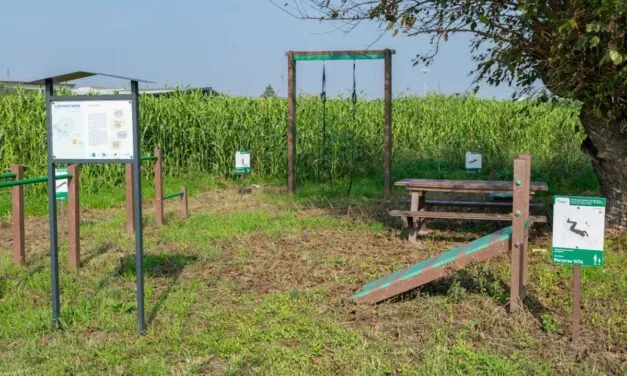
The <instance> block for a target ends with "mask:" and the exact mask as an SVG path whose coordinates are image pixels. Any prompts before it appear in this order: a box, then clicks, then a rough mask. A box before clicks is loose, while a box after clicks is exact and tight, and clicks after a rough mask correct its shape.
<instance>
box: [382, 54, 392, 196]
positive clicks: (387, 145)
mask: <svg viewBox="0 0 627 376" xmlns="http://www.w3.org/2000/svg"><path fill="white" fill-rule="evenodd" d="M384 60H385V68H384V70H385V79H384V81H385V84H384V85H385V87H384V100H383V102H384V107H385V110H384V111H385V125H384V133H383V159H384V161H383V175H384V179H385V182H384V190H385V197H389V196H390V195H391V194H392V50H389V49H385V50H384Z"/></svg>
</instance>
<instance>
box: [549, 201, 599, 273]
mask: <svg viewBox="0 0 627 376" xmlns="http://www.w3.org/2000/svg"><path fill="white" fill-rule="evenodd" d="M604 237H605V198H603V197H581V196H555V197H554V203H553V262H555V263H559V264H574V265H583V266H603V259H604V257H603V253H604V252H603V240H604Z"/></svg>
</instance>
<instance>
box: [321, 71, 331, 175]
mask: <svg viewBox="0 0 627 376" xmlns="http://www.w3.org/2000/svg"><path fill="white" fill-rule="evenodd" d="M326 86H327V75H326V70H325V65H324V64H322V91H321V92H320V100H321V101H322V150H321V151H320V158H319V161H320V169H319V170H322V174H323V175H324V174H327V173H328V174H329V176H330V175H331V174H330V173H329V171H327V158H328V155H329V153H328V152H327V106H326V103H327V93H326Z"/></svg>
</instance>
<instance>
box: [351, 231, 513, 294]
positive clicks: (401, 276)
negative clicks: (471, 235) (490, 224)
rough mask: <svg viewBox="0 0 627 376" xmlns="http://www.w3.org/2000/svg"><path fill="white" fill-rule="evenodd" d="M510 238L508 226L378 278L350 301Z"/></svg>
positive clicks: (452, 262)
mask: <svg viewBox="0 0 627 376" xmlns="http://www.w3.org/2000/svg"><path fill="white" fill-rule="evenodd" d="M511 236H512V227H511V226H510V227H506V228H504V229H502V230H499V231H497V232H495V233H493V234H490V235H486V236H484V237H481V238H479V239H477V240H475V241H473V242H471V243H469V244H466V245H463V246H459V247H456V248H453V249H451V250H450V251H447V252H444V253H442V254H440V255H437V256H433V257H431V258H428V259H426V260H422V261H421V262H419V263H417V264H414V265H412V266H410V267H408V268H405V269H402V270H399V271H397V272H394V273H392V274H390V275H389V276H387V277H383V278H379V279H377V280H375V281H372V282H370V283H368V284H366V285H365V286H364V287H362V288H361V290H359V291H358V292H357V293H355V294H354V295H353V296H351V299H359V298H363V297H364V296H366V295H368V294H371V293H372V292H374V291H377V290H381V289H385V288H387V287H390V286H391V285H393V284H395V283H398V282H402V281H405V280H407V279H410V278H413V277H416V276H418V275H420V274H422V273H425V272H426V271H428V270H429V269H434V268H439V267H442V266H443V265H445V264H454V263H455V261H456V260H457V259H458V258H460V257H462V256H466V255H472V254H474V253H477V252H479V251H481V250H483V249H485V248H487V247H488V246H490V245H491V244H493V243H495V242H500V241H505V240H507V239H509V238H510V237H511Z"/></svg>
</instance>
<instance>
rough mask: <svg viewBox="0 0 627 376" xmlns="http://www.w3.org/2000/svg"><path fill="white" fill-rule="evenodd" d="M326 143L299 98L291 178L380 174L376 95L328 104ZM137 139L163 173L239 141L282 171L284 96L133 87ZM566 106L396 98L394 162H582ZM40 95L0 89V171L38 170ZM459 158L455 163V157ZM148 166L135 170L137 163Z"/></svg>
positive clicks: (206, 163) (101, 171)
mask: <svg viewBox="0 0 627 376" xmlns="http://www.w3.org/2000/svg"><path fill="white" fill-rule="evenodd" d="M326 106H327V145H326V148H323V145H322V133H321V132H322V123H321V116H322V103H321V102H320V100H319V99H318V98H316V97H301V98H299V99H298V106H297V108H298V111H297V151H298V165H297V168H298V174H299V178H300V179H306V180H315V179H320V178H321V177H324V176H328V177H334V178H337V177H342V176H346V175H348V174H355V175H368V174H372V173H379V172H380V171H381V170H382V166H383V102H382V100H369V101H360V102H358V103H357V105H356V108H355V109H354V112H353V111H352V109H351V104H350V100H348V99H342V98H336V99H330V100H329V101H328V102H327V104H326ZM140 111H141V114H140V116H141V122H142V129H141V134H142V141H141V142H142V148H143V154H144V155H146V154H149V153H150V152H151V151H152V150H154V149H155V148H161V149H162V150H163V153H164V155H165V165H164V169H165V173H166V174H169V175H182V174H193V173H211V174H217V175H228V174H229V173H230V171H231V170H232V169H233V168H234V153H235V151H236V150H238V149H247V150H250V151H251V152H252V167H253V173H254V174H255V175H256V176H259V177H283V176H285V175H286V169H287V151H286V149H287V146H286V126H287V101H286V100H285V99H284V98H270V99H259V98H243V97H228V96H203V95H201V94H200V93H194V92H185V93H183V92H178V93H175V94H173V95H171V96H161V97H152V96H142V98H141V109H140ZM577 115H578V108H577V107H576V106H574V105H550V104H530V103H527V102H512V101H497V100H485V99H480V98H476V97H468V96H454V97H445V96H429V97H426V98H415V97H400V98H396V99H394V101H393V133H394V138H393V139H394V142H393V145H394V163H395V165H402V164H403V163H412V162H414V161H417V160H437V161H444V162H450V163H451V164H456V165H459V164H460V163H462V162H461V161H463V157H464V154H465V152H466V151H467V150H477V151H481V152H482V153H483V155H484V166H486V167H488V168H503V167H508V166H511V161H512V159H513V158H514V157H515V156H516V155H518V154H519V153H521V152H523V151H529V152H531V154H532V156H533V158H534V166H540V167H541V166H554V167H555V168H559V169H562V170H563V169H565V168H566V166H568V167H569V168H579V167H581V166H587V165H588V162H587V160H586V159H585V158H584V156H583V155H582V154H581V153H580V152H579V145H580V143H581V140H582V138H583V137H584V136H583V134H582V133H581V132H579V131H578V124H579V121H578V118H577ZM44 120H45V112H44V98H43V95H42V94H38V93H32V94H26V93H22V92H19V93H17V94H10V95H0V172H2V171H6V170H7V169H8V168H9V167H10V165H11V164H12V163H20V164H23V165H25V167H26V168H27V173H26V174H27V176H31V177H32V176H40V175H45V166H46V130H45V125H44ZM462 166H463V165H462ZM146 170H147V169H144V171H146ZM123 179H124V174H123V168H122V166H116V165H91V166H85V167H84V169H83V174H82V179H81V180H83V182H82V185H83V187H84V189H88V190H96V189H97V187H100V186H112V185H120V184H122V183H123Z"/></svg>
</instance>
